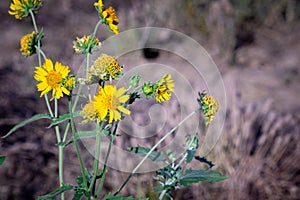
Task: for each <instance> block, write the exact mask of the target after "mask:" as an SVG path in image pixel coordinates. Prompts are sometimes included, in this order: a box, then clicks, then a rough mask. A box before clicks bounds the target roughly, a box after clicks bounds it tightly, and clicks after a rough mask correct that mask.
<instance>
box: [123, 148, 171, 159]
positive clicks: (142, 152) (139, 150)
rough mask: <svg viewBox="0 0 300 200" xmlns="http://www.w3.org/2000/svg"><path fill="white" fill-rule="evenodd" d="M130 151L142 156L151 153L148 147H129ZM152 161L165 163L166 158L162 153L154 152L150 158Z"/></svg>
mask: <svg viewBox="0 0 300 200" xmlns="http://www.w3.org/2000/svg"><path fill="white" fill-rule="evenodd" d="M127 149H128V150H129V151H131V152H133V153H136V154H138V155H140V156H146V154H147V153H148V152H149V151H150V149H149V148H147V147H140V146H137V147H129V148H127ZM148 158H149V159H150V160H152V161H157V162H160V161H165V160H166V158H165V157H164V155H162V153H161V152H157V151H153V152H152V153H151V154H150V155H149V157H148Z"/></svg>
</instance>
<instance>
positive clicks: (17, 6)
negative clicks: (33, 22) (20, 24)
mask: <svg viewBox="0 0 300 200" xmlns="http://www.w3.org/2000/svg"><path fill="white" fill-rule="evenodd" d="M41 5H42V0H13V2H12V3H11V4H10V6H9V8H10V10H9V11H8V13H9V14H10V15H12V16H15V18H16V19H22V18H24V17H27V16H28V15H29V10H31V11H32V12H34V13H37V12H38V9H39V7H40V6H41Z"/></svg>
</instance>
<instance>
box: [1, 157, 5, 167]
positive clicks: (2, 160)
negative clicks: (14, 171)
mask: <svg viewBox="0 0 300 200" xmlns="http://www.w3.org/2000/svg"><path fill="white" fill-rule="evenodd" d="M4 160H5V156H2V155H0V165H2V163H3V162H4Z"/></svg>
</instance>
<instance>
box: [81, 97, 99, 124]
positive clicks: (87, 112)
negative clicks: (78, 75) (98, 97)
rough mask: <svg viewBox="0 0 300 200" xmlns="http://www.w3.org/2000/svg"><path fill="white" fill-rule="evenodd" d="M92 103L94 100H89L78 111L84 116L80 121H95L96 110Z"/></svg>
mask: <svg viewBox="0 0 300 200" xmlns="http://www.w3.org/2000/svg"><path fill="white" fill-rule="evenodd" d="M94 104H95V102H94V101H90V102H89V103H88V104H86V105H85V106H84V107H83V110H82V111H81V112H80V115H81V116H82V117H83V118H84V120H83V121H82V122H88V121H93V122H94V121H96V118H97V112H96V109H95V106H94Z"/></svg>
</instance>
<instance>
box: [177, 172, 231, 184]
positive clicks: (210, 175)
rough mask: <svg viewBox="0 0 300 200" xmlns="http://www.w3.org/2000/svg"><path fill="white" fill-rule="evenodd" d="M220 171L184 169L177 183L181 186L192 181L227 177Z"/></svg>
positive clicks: (213, 180)
mask: <svg viewBox="0 0 300 200" xmlns="http://www.w3.org/2000/svg"><path fill="white" fill-rule="evenodd" d="M227 178H228V177H227V176H223V175H222V174H221V173H220V172H218V171H215V170H202V169H200V170H192V169H189V170H186V172H185V174H184V175H183V176H182V177H180V178H179V183H180V184H181V185H183V186H189V185H191V184H193V183H198V182H202V181H210V182H219V181H223V180H225V179H227Z"/></svg>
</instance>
